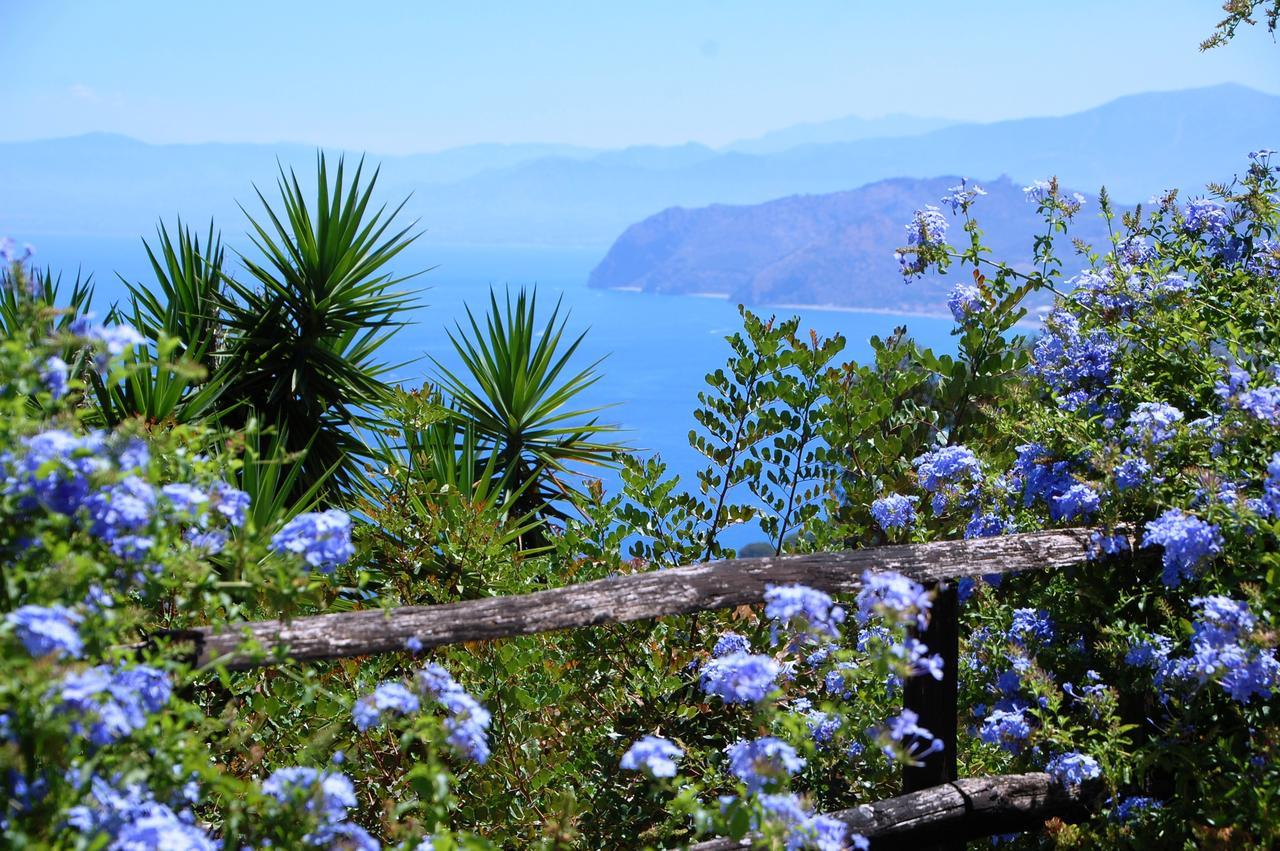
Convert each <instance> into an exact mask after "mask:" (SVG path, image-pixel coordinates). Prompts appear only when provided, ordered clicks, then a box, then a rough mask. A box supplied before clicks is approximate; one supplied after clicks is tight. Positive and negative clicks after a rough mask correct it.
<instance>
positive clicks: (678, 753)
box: [620, 736, 684, 777]
mask: <svg viewBox="0 0 1280 851" xmlns="http://www.w3.org/2000/svg"><path fill="white" fill-rule="evenodd" d="M682 756H684V751H682V750H681V749H680V748H678V747H676V746H675V745H674V744H673V743H672V742H669V741H667V740H666V739H664V738H662V737H661V736H645V737H644V738H643V739H640V740H639V741H638V742H636V743H635V744H633V745H632V746H631V747H630V748H628V749H627V752H626V753H625V754H623V755H622V762H621V763H620V765H621V767H622V768H625V769H626V770H628V771H647V772H648V773H649V774H650V775H651V776H653V777H675V776H676V762H677V761H678V760H679V759H680V757H682Z"/></svg>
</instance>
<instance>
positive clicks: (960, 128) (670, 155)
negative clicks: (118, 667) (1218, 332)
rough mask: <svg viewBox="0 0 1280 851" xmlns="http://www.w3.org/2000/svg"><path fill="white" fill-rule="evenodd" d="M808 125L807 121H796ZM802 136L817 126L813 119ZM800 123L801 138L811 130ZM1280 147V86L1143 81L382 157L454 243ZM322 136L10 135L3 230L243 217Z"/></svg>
mask: <svg viewBox="0 0 1280 851" xmlns="http://www.w3.org/2000/svg"><path fill="white" fill-rule="evenodd" d="M797 132H799V131H797ZM802 135H803V134H802ZM797 138H799V137H797ZM1268 145H1269V146H1271V147H1280V97H1276V96H1273V95H1268V94H1264V93H1261V92H1256V91H1253V90H1250V89H1246V88H1243V87H1241V86H1234V85H1226V86H1216V87H1213V88H1208V89H1195V90H1187V91H1182V92H1165V93H1154V94H1144V95H1134V96H1130V97H1126V98H1121V99H1119V100H1116V101H1112V102H1110V103H1108V104H1104V105H1103V106H1100V107H1097V108H1095V109H1091V110H1087V111H1085V112H1081V113H1076V114H1074V115H1068V116H1061V117H1056V118H1031V119H1022V120H1018V121H1003V122H996V123H992V124H960V125H953V126H948V127H943V128H941V129H937V130H931V131H929V132H925V133H922V134H919V135H913V136H906V137H900V138H864V139H860V140H856V141H847V142H837V143H830V144H807V145H804V146H802V147H798V148H789V149H787V150H784V151H781V152H776V153H766V154H750V153H744V152H741V151H738V150H719V151H717V150H713V149H710V148H706V147H704V146H701V145H693V144H691V145H683V146H670V147H661V146H659V147H653V146H639V147H636V148H629V149H625V150H621V151H596V150H592V149H587V148H575V147H572V146H556V145H483V146H469V147H467V148H460V149H453V150H451V151H443V152H439V153H435V154H418V155H412V156H379V157H373V156H371V157H369V159H368V162H369V163H370V164H375V163H378V164H381V165H382V167H383V171H382V193H381V197H382V198H384V199H387V200H392V201H397V202H398V201H399V199H400V198H402V197H404V196H405V195H407V194H410V193H412V197H411V198H410V199H409V202H408V203H407V204H406V206H405V212H406V214H407V215H408V216H409V217H411V218H416V219H418V220H419V222H420V225H421V226H422V227H423V228H425V229H426V230H427V233H428V239H429V241H434V242H436V243H439V244H460V243H472V244H474V243H490V244H508V245H513V244H543V245H559V246H588V247H598V248H600V249H604V248H605V247H606V246H608V245H609V244H610V243H611V242H612V241H613V240H614V239H615V238H616V237H617V235H618V234H619V233H621V232H622V231H623V230H624V229H625V228H626V227H628V226H629V225H631V224H633V223H635V222H637V221H639V220H641V219H643V218H645V217H647V216H649V215H652V214H654V213H655V212H657V211H659V210H663V209H665V208H668V207H672V206H685V207H696V206H703V205H706V204H712V203H727V204H755V203H761V202H764V201H767V200H769V199H772V198H779V197H782V196H789V195H794V194H796V193H826V192H834V191H839V190H845V189H848V188H850V187H854V186H862V185H864V184H867V183H870V182H873V181H876V180H881V179H884V178H889V177H916V178H925V177H931V176H934V175H939V174H968V175H974V174H987V175H991V174H1008V175H1010V176H1011V177H1012V178H1013V179H1014V180H1016V181H1023V182H1026V181H1030V180H1032V179H1034V178H1038V177H1044V176H1046V175H1049V174H1057V175H1059V176H1060V177H1061V178H1062V180H1063V181H1064V182H1065V183H1067V184H1070V185H1072V186H1076V187H1081V188H1083V189H1088V190H1092V191H1096V189H1097V187H1098V186H1100V185H1102V184H1104V183H1105V184H1106V185H1107V186H1108V188H1109V189H1111V190H1112V193H1113V195H1115V197H1117V198H1119V199H1123V200H1126V201H1137V200H1144V199H1146V198H1147V197H1150V196H1151V195H1152V194H1154V193H1156V192H1158V191H1160V190H1162V189H1164V188H1167V187H1169V186H1170V185H1173V184H1176V183H1179V182H1181V188H1183V189H1192V190H1194V189H1198V188H1199V187H1201V186H1202V185H1203V183H1204V182H1206V181H1208V180H1221V179H1223V178H1225V177H1229V176H1230V175H1231V174H1232V173H1234V172H1236V171H1239V170H1240V169H1241V168H1242V166H1243V164H1244V162H1245V154H1246V153H1247V152H1248V151H1250V150H1253V149H1256V148H1258V147H1263V146H1268ZM314 154H315V151H314V149H312V148H310V147H308V146H305V145H276V146H269V145H235V144H226V145H147V144H144V143H141V142H136V141H133V140H129V139H124V138H122V137H113V136H102V135H92V136H83V137H76V138H73V139H64V140H51V141H47V142H15V143H3V144H0V185H2V186H4V187H5V192H4V193H3V194H0V229H3V230H4V231H5V232H6V233H9V234H12V235H14V236H15V237H18V238H23V239H30V238H38V235H39V234H41V233H59V234H80V235H90V236H106V235H111V236H136V235H140V234H146V233H150V231H151V230H152V228H153V227H154V224H155V221H156V219H157V218H161V217H163V218H165V219H166V220H171V219H172V218H173V216H174V215H175V214H179V213H181V214H182V215H183V216H184V218H186V219H188V220H191V221H196V222H203V221H205V220H207V219H208V218H209V217H210V216H212V217H214V218H215V219H216V220H217V221H218V223H219V224H220V226H221V227H223V228H224V229H225V230H227V231H229V232H232V233H234V232H237V231H238V230H240V228H241V226H242V216H241V213H240V211H239V209H238V208H237V206H236V203H235V202H236V200H239V201H240V202H242V203H245V205H246V206H247V207H249V208H250V209H251V210H252V209H253V208H254V207H256V205H257V204H256V200H255V199H254V196H253V191H252V189H251V187H250V183H257V184H258V185H259V186H260V187H265V188H267V189H270V188H271V187H272V186H273V181H274V179H275V166H276V160H277V158H279V160H280V161H281V162H282V163H284V164H286V165H291V166H294V167H297V168H299V171H300V173H305V172H306V171H309V170H310V168H311V162H312V159H313V157H314Z"/></svg>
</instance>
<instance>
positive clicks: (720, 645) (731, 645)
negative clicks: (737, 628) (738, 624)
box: [711, 632, 751, 657]
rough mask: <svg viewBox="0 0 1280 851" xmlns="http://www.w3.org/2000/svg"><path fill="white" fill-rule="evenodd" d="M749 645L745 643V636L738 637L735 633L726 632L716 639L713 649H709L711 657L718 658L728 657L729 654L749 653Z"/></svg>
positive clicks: (747, 642)
mask: <svg viewBox="0 0 1280 851" xmlns="http://www.w3.org/2000/svg"><path fill="white" fill-rule="evenodd" d="M750 652H751V643H750V642H749V641H747V639H746V637H745V636H742V635H738V633H736V632H726V633H724V634H723V635H721V636H720V637H719V638H718V639H716V645H715V647H713V648H711V655H712V656H716V657H720V656H728V655H729V654H730V653H750Z"/></svg>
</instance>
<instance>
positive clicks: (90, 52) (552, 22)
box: [0, 0, 1280, 153]
mask: <svg viewBox="0 0 1280 851" xmlns="http://www.w3.org/2000/svg"><path fill="white" fill-rule="evenodd" d="M1219 6H1220V3H1219V2H1217V0H997V1H995V2H989V1H988V0H976V2H975V0H967V2H965V0H960V2H958V1H957V0H943V2H932V0H920V2H903V0H877V2H857V1H856V0H843V2H801V0H790V1H789V2H781V0H778V2H772V3H765V2H745V0H742V1H741V2H728V0H724V2H696V0H677V2H654V0H644V1H643V2H641V0H633V2H627V3H623V2H578V3H569V2H555V0H538V2H507V3H501V4H499V3H490V2H480V0H467V2H448V3H445V2H428V0H346V1H345V2H327V0H307V2H285V1H284V0H252V2H246V0H216V2H187V0H110V2H108V0H100V2H94V0H80V2H70V0H66V1H65V2H64V0H0V62H2V63H3V64H2V66H0V67H2V68H3V70H0V100H2V102H3V103H4V104H5V111H6V114H7V120H6V121H5V122H4V123H3V126H2V127H0V138H5V139H30V138H41V137H49V136H65V135H72V134H76V133H83V132H88V131H111V132H118V133H125V134H128V135H130V136H135V137H138V138H141V139H145V140H148V141H156V142H202V141H211V140H216V141H261V142H267V141H296V142H306V143H315V144H324V145H334V146H342V147H349V148H362V149H366V150H370V151H375V152H381V153H401V152H411V151H429V150H436V149H439V148H443V147H448V146H452V145H459V144H466V143H470V142H524V141H547V142H570V143H575V144H582V145H591V146H608V147H618V146H624V145H630V144H640V143H660V144H670V143H678V142H685V141H690V140H694V141H699V142H704V143H707V144H711V145H719V144H724V143H726V142H730V141H733V140H735V139H740V138H745V137H750V136H754V135H758V134H760V133H762V132H764V131H767V130H771V129H776V128H779V127H783V126H786V125H789V124H794V123H796V122H800V121H813V120H822V119H827V118H835V117H839V116H843V115H850V114H857V115H862V116H868V117H870V116H877V115H882V114H884V113H888V112H910V113H915V114H918V115H940V116H948V117H956V118H966V119H977V120H992V119H999V118H1008V117H1018V116H1025V115H1051V114H1061V113H1066V112H1073V111H1076V110H1079V109H1084V108H1087V107H1090V106H1094V105H1096V104H1098V103H1101V102H1103V101H1106V100H1109V99H1111V98H1114V97H1116V96H1118V95H1122V94H1129V93H1133V92H1140V91H1149V90H1154V89H1177V88H1187V87H1192V86H1202V85H1208V84H1213V83H1220V82H1226V81H1234V82H1239V83H1244V84H1246V85H1249V86H1252V87H1254V88H1258V89H1262V90H1265V91H1269V92H1275V93H1280V46H1277V45H1276V44H1275V43H1274V42H1273V41H1272V40H1271V38H1270V37H1269V36H1268V35H1267V34H1266V33H1265V31H1264V30H1263V29H1262V28H1252V29H1249V28H1246V30H1245V31H1243V32H1242V33H1241V34H1240V35H1239V36H1238V37H1237V38H1236V40H1235V42H1233V43H1232V44H1230V45H1228V46H1226V47H1224V48H1219V49H1217V50H1214V51H1210V52H1208V53H1200V52H1199V51H1198V50H1197V45H1198V44H1199V42H1200V41H1201V39H1203V38H1204V37H1205V36H1206V35H1208V34H1209V32H1210V30H1211V29H1212V27H1213V25H1214V23H1216V22H1217V20H1218V19H1219V18H1220V17H1221V12H1220V9H1219Z"/></svg>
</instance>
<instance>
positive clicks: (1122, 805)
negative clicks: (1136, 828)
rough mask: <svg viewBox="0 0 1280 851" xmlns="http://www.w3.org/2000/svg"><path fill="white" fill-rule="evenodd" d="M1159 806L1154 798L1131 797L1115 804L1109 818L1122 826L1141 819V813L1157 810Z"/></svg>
mask: <svg viewBox="0 0 1280 851" xmlns="http://www.w3.org/2000/svg"><path fill="white" fill-rule="evenodd" d="M1113 800H1114V799H1113ZM1161 806H1162V804H1161V803H1160V802H1159V801H1157V800H1156V799H1155V798H1148V797H1145V796H1142V795H1133V796H1131V797H1128V798H1125V799H1124V800H1122V801H1120V802H1119V803H1117V804H1115V806H1114V808H1113V809H1112V810H1111V818H1112V820H1113V821H1118V822H1120V823H1122V824H1123V823H1124V822H1129V821H1133V820H1134V819H1137V818H1141V817H1142V814H1143V813H1147V812H1151V811H1152V810H1158V809H1160V807H1161Z"/></svg>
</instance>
